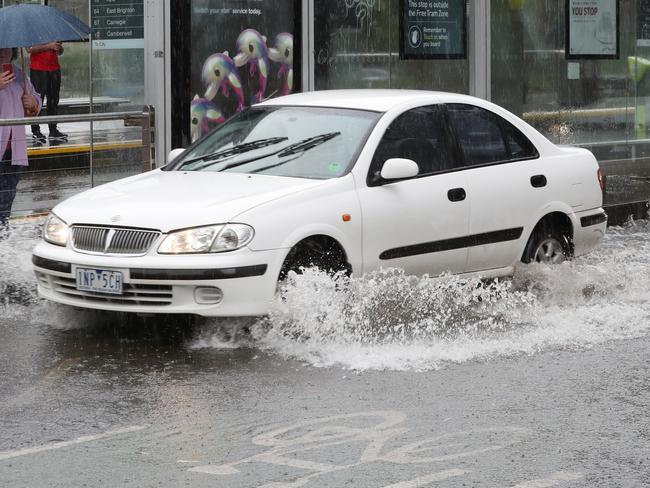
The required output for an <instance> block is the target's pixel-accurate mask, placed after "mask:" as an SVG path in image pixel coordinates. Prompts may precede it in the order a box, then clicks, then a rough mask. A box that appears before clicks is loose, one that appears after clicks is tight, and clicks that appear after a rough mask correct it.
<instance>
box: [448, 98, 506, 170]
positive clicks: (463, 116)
mask: <svg viewBox="0 0 650 488" xmlns="http://www.w3.org/2000/svg"><path fill="white" fill-rule="evenodd" d="M447 111H448V113H449V117H450V119H451V122H452V124H453V125H454V129H455V130H456V135H457V136H458V139H459V142H460V145H461V148H462V150H463V154H464V155H465V165H467V166H475V165H480V164H486V163H495V162H497V161H505V160H507V159H509V158H508V148H507V146H506V142H505V140H504V138H503V134H502V133H501V127H500V126H499V121H498V119H497V118H496V116H495V115H494V114H492V113H491V112H488V111H487V110H484V109H482V108H479V107H474V106H472V105H460V104H450V105H447Z"/></svg>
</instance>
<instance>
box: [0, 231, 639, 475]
mask: <svg viewBox="0 0 650 488" xmlns="http://www.w3.org/2000/svg"><path fill="white" fill-rule="evenodd" d="M20 235H21V238H20V239H19V240H17V239H14V238H10V239H7V240H5V241H1V242H0V251H1V252H2V256H3V257H2V259H3V260H4V262H3V270H4V275H3V276H2V278H1V279H0V286H3V297H4V303H3V304H0V317H1V318H0V480H2V483H1V484H2V486H8V487H23V486H24V487H41V486H42V487H55V486H56V487H77V486H79V487H82V486H133V487H144V486H147V487H148V486H152V487H153V486H174V487H176V486H197V487H203V486H205V487H208V486H210V487H215V486H217V487H219V486H223V487H261V486H265V487H275V488H280V487H301V486H305V487H320V486H328V487H344V486H363V487H365V486H367V487H378V488H383V487H390V488H416V487H421V486H423V487H424V486H440V487H465V486H467V487H469V486H476V487H484V486H485V487H517V488H540V487H552V486H558V487H646V486H650V416H648V411H649V407H650V365H649V364H648V363H649V362H648V357H649V354H648V349H649V346H650V303H649V302H648V300H647V298H648V295H649V293H650V292H648V290H650V286H649V285H650V252H649V251H650V225H648V223H644V222H640V223H636V224H635V225H633V226H629V227H627V228H625V229H610V233H609V234H608V237H607V240H606V242H605V244H604V246H603V249H601V250H600V251H599V252H598V253H596V254H594V255H591V256H588V257H585V258H580V259H579V260H576V261H575V262H573V263H568V264H567V265H563V266H560V267H556V268H552V269H551V268H547V267H538V266H528V267H524V268H523V269H522V270H520V271H518V274H517V275H516V276H515V278H514V279H513V280H509V281H505V282H502V283H496V284H495V283H492V284H488V285H484V286H482V287H481V286H478V287H477V284H476V283H469V284H468V283H466V282H462V281H461V280H457V279H455V278H452V277H449V278H447V279H445V280H443V281H442V282H440V281H436V282H429V281H425V280H416V281H413V279H412V278H408V277H404V276H403V275H401V274H400V273H399V272H392V273H385V274H382V275H375V276H372V277H370V278H368V279H359V280H357V281H355V282H353V283H351V284H349V288H348V289H347V290H346V291H342V290H341V288H340V287H337V286H333V285H332V283H331V280H330V281H328V280H327V279H325V277H323V276H319V275H318V274H314V275H309V274H308V275H307V276H305V277H304V279H303V281H302V282H298V283H296V284H295V287H294V289H292V290H289V291H288V293H287V299H286V309H283V310H281V311H279V312H278V313H277V314H275V315H273V316H271V317H270V318H268V319H266V320H263V321H260V320H255V319H250V320H248V319H240V320H236V321H234V320H219V321H206V320H194V319H190V318H187V317H180V318H138V317H125V316H120V315H102V314H97V313H90V312H84V311H76V310H72V309H68V308H65V307H59V306H55V305H49V304H46V303H43V302H42V301H40V300H39V299H37V298H36V297H35V296H34V295H33V282H32V280H31V275H30V273H31V270H30V266H29V263H28V256H29V249H30V246H31V245H32V244H30V239H29V238H28V237H29V235H30V234H29V232H27V231H23V232H22V233H21V234H20ZM32 242H33V241H32ZM408 284H410V285H412V286H411V287H410V289H409V290H408V291H404V290H406V289H407V288H409V287H408V286H407V285H408ZM399 290H402V291H399ZM416 290H417V291H416ZM477 290H478V291H477ZM391 292H392V293H393V294H394V295H397V296H396V297H395V296H390V293H391ZM351 297H352V298H354V299H355V301H357V302H359V303H361V302H363V305H362V306H358V307H353V308H352V309H351V308H349V305H348V306H347V308H345V307H344V305H341V304H340V303H338V302H337V299H338V300H339V301H341V302H345V299H347V300H348V301H349V300H350V298H351ZM425 297H427V298H428V299H430V300H431V301H430V302H427V303H428V305H427V307H424V308H418V307H416V306H415V304H416V303H421V302H423V301H424V298H425ZM434 298H435V299H434ZM393 300H398V301H399V302H400V303H402V304H403V305H404V304H405V305H406V307H407V309H410V312H409V313H407V315H408V320H407V321H406V322H405V320H404V314H403V313H402V316H401V318H400V317H395V316H394V312H393V311H392V310H391V306H390V305H391V303H394V301H393ZM307 303H308V304H310V307H309V310H307V307H306V306H305V304H307ZM416 309H417V311H416ZM343 311H345V313H343ZM342 317H343V318H342ZM233 331H235V334H234V335H233Z"/></svg>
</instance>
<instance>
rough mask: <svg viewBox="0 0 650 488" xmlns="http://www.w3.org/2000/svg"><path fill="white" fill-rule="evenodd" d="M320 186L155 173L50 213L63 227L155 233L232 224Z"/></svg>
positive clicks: (203, 174)
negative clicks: (250, 212)
mask: <svg viewBox="0 0 650 488" xmlns="http://www.w3.org/2000/svg"><path fill="white" fill-rule="evenodd" d="M324 183H325V182H324V181H323V180H308V179H302V178H286V177H279V176H263V175H248V174H242V173H221V172H203V171H187V172H184V171H161V170H154V171H151V172H148V173H145V174H142V175H137V176H133V177H130V178H126V179H123V180H118V181H114V182H112V183H108V184H105V185H102V186H98V187H97V188H93V189H91V190H87V191H85V192H83V193H80V194H78V195H75V196H74V197H72V198H69V199H67V200H65V201H64V202H62V203H60V204H59V205H57V206H56V207H55V208H54V210H53V212H54V213H56V214H57V215H58V216H59V217H60V218H61V219H63V220H64V221H65V222H66V223H68V224H70V225H72V224H97V225H114V226H121V227H122V226H123V227H141V228H150V229H159V230H161V231H163V232H167V231H170V230H174V229H181V228H185V227H195V226H200V225H209V224H217V223H223V222H231V221H233V219H235V218H236V216H237V215H239V214H241V213H242V212H245V211H246V210H249V209H251V208H253V207H256V206H258V205H261V204H263V203H265V202H269V201H271V200H276V199H278V198H282V197H283V196H286V195H290V194H292V193H296V192H299V191H303V190H306V189H308V188H312V187H315V186H320V185H322V184H324Z"/></svg>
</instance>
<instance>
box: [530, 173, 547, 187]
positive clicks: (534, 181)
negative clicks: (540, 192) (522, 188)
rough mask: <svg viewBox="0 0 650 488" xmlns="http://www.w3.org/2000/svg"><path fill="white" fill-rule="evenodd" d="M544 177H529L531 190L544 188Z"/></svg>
mask: <svg viewBox="0 0 650 488" xmlns="http://www.w3.org/2000/svg"><path fill="white" fill-rule="evenodd" d="M546 183H547V181H546V176H544V175H535V176H531V177H530V184H531V185H533V188H542V187H543V186H546Z"/></svg>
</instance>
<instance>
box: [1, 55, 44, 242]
mask: <svg viewBox="0 0 650 488" xmlns="http://www.w3.org/2000/svg"><path fill="white" fill-rule="evenodd" d="M16 55H17V50H16V49H7V48H2V49H0V120H1V119H17V118H23V117H24V116H25V112H27V113H38V111H39V110H40V108H41V97H40V96H39V95H38V93H36V90H34V87H33V86H32V84H31V82H30V81H29V80H27V83H26V86H27V92H26V93H23V76H24V74H23V72H22V70H21V69H20V68H19V67H18V66H16V65H12V67H11V70H5V69H4V68H3V66H5V65H7V64H10V63H11V62H12V61H13V60H14V59H16ZM27 165H28V161H27V142H26V139H25V126H24V125H14V126H10V127H0V229H1V228H3V227H6V226H7V223H8V222H9V216H10V215H11V207H12V205H13V203H14V199H15V198H16V187H17V186H18V182H19V181H20V175H21V172H22V169H23V168H24V167H25V166H27Z"/></svg>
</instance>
